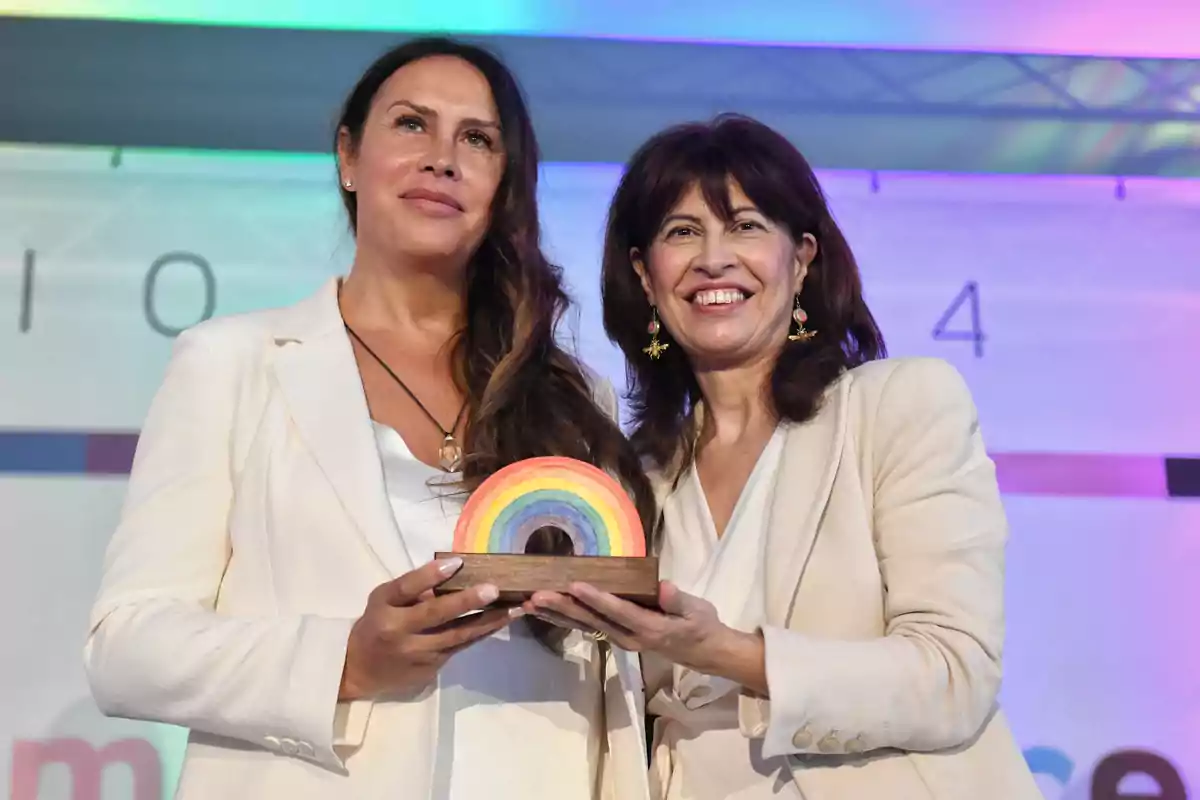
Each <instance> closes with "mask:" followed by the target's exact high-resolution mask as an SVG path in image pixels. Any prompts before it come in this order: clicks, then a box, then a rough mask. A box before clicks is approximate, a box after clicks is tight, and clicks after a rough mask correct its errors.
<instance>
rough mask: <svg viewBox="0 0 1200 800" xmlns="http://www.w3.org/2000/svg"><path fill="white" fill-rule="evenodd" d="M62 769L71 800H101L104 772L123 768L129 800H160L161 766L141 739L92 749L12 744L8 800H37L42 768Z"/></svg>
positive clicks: (75, 744)
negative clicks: (129, 784) (127, 777)
mask: <svg viewBox="0 0 1200 800" xmlns="http://www.w3.org/2000/svg"><path fill="white" fill-rule="evenodd" d="M52 764H62V765H64V766H65V767H66V768H67V769H68V771H69V773H70V777H71V795H70V797H71V800H102V797H101V791H102V786H103V779H104V770H105V769H106V768H108V767H109V766H112V765H116V764H124V765H125V766H127V767H129V769H130V771H131V772H132V773H133V798H132V800H162V763H161V762H160V761H159V760H158V751H157V750H155V749H154V745H152V744H150V742H148V741H146V740H145V739H120V740H118V741H115V742H110V743H109V744H107V745H105V746H104V747H99V748H98V747H94V746H92V744H91V743H90V742H87V741H85V740H83V739H46V740H43V741H33V742H31V741H17V742H14V743H13V760H12V794H11V795H10V800H39V798H38V792H39V791H40V789H41V780H42V768H43V767H47V766H50V765H52Z"/></svg>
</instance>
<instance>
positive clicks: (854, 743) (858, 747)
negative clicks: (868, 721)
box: [846, 733, 866, 754]
mask: <svg viewBox="0 0 1200 800" xmlns="http://www.w3.org/2000/svg"><path fill="white" fill-rule="evenodd" d="M865 749H866V746H865V745H864V744H863V738H862V734H861V733H860V734H859V735H858V736H855V737H854V738H853V739H851V740H850V741H848V742H846V752H847V753H850V754H858V753H861V752H862V751H863V750H865Z"/></svg>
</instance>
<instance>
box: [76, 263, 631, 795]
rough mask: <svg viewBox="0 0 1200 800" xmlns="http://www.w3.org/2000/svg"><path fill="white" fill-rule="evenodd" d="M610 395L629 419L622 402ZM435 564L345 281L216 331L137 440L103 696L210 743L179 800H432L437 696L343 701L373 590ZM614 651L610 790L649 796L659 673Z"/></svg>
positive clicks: (103, 638)
mask: <svg viewBox="0 0 1200 800" xmlns="http://www.w3.org/2000/svg"><path fill="white" fill-rule="evenodd" d="M598 391H599V395H600V398H599V399H600V401H601V402H602V403H603V404H605V405H606V406H607V408H608V410H609V411H610V412H611V413H613V414H614V415H615V414H616V397H615V394H614V393H613V391H612V387H611V386H610V385H608V384H606V383H604V384H601V385H600V386H599V387H598ZM416 566H419V565H415V564H413V563H411V562H410V561H409V559H408V556H407V555H406V551H405V549H404V547H403V545H402V540H401V537H400V534H399V531H398V530H397V528H396V525H395V521H394V518H393V516H392V512H391V509H390V507H389V505H388V500H387V495H386V492H385V488H384V483H383V474H382V469H381V466H380V461H379V456H378V452H377V450H376V442H375V438H374V435H373V432H372V428H371V424H370V420H369V416H368V411H367V404H366V398H365V396H364V394H363V390H362V384H361V382H360V379H359V374H358V370H357V367H356V365H355V360H354V355H353V352H352V350H351V347H350V343H349V340H348V339H347V336H346V333H345V331H344V329H343V327H342V321H341V316H340V313H339V311H338V307H337V298H336V282H335V281H330V282H329V283H328V284H326V285H325V286H324V287H323V288H322V289H321V291H320V292H319V293H318V294H317V295H316V296H314V297H312V298H310V299H308V300H306V301H304V302H301V303H300V304H298V305H296V306H293V307H290V308H286V309H282V310H275V311H266V312H256V313H252V314H247V315H242V316H234V317H227V318H223V319H218V320H212V321H209V322H206V323H204V324H201V325H199V326H197V327H195V328H193V329H192V330H190V331H188V332H186V333H184V334H183V335H181V336H180V337H179V338H178V340H177V343H176V346H175V350H174V353H173V355H172V357H171V360H170V363H169V366H168V368H167V373H166V377H165V379H164V382H163V384H162V386H161V388H160V390H159V391H158V393H157V395H156V396H155V398H154V400H153V403H152V405H151V408H150V411H149V415H148V417H147V419H146V422H145V425H144V427H143V429H142V433H141V438H140V439H139V441H138V449H137V455H136V458H135V461H134V465H133V471H132V474H131V475H130V481H129V488H128V495H127V499H126V502H125V505H124V509H123V512H122V516H121V521H120V525H119V527H118V529H117V531H116V533H115V535H114V537H113V539H112V542H111V544H110V546H109V550H108V553H107V557H106V563H105V568H104V575H103V579H102V583H101V588H100V591H99V596H98V597H97V599H96V601H95V606H94V609H93V611H92V615H91V629H90V633H89V636H88V639H87V644H86V647H85V664H86V668H87V674H88V677H89V680H90V683H91V687H92V692H93V695H94V697H95V700H96V702H97V703H98V705H99V706H100V708H101V710H102V711H104V712H105V713H106V714H109V715H113V716H120V717H129V718H135V719H144V720H154V721H159V722H165V723H170V724H173V725H180V726H183V727H186V728H189V729H190V735H189V739H188V745H187V752H186V758H185V762H184V766H183V772H182V776H181V778H180V784H179V788H178V794H177V797H180V798H202V799H203V800H212V798H234V797H253V798H263V799H264V800H269V799H271V798H278V800H306V799H307V798H312V799H313V800H317V798H320V800H328V798H335V797H336V798H339V800H340V799H342V798H345V799H346V800H356V799H357V798H389V799H390V800H396V798H402V799H406V798H426V797H428V796H429V791H430V785H429V780H430V776H429V770H428V765H430V764H431V763H432V760H433V753H434V745H435V738H436V731H435V728H434V722H435V718H434V716H433V702H434V701H433V699H432V693H431V692H428V691H426V692H424V693H422V694H419V695H416V696H413V697H407V698H397V699H394V700H393V699H389V700H387V701H375V702H371V701H355V702H351V703H339V702H337V692H338V685H339V682H340V677H341V672H342V665H343V661H344V657H345V650H346V642H347V638H348V636H349V632H350V628H351V625H352V624H353V623H354V620H355V619H356V618H357V617H358V616H359V615H360V614H361V613H362V610H363V607H364V605H365V603H366V600H367V595H368V594H369V593H370V591H371V590H372V589H373V588H374V587H375V586H377V585H378V584H380V583H382V582H384V581H386V580H388V579H390V578H394V577H397V576H399V575H401V574H403V573H405V572H408V571H409V570H411V569H413V568H414V567H416ZM608 652H609V655H608V657H607V669H606V671H605V674H606V679H605V703H604V707H605V708H604V718H603V719H595V720H593V723H594V724H595V725H597V726H601V725H606V726H607V744H608V747H607V752H606V753H605V755H604V757H603V758H602V764H601V775H600V781H601V785H602V796H603V797H605V798H612V800H629V799H630V798H633V799H634V800H638V799H640V798H644V797H647V796H648V788H647V774H646V761H645V732H644V711H643V705H642V703H643V698H642V694H643V692H642V685H641V675H640V670H639V665H638V662H637V659H636V657H635V656H633V655H631V654H628V653H624V652H622V651H608ZM455 768H462V769H470V765H469V764H463V765H461V767H460V765H455ZM545 768H546V769H547V770H553V769H554V768H555V766H554V765H553V764H547V765H546V767H545Z"/></svg>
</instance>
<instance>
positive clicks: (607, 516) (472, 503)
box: [436, 456, 658, 606]
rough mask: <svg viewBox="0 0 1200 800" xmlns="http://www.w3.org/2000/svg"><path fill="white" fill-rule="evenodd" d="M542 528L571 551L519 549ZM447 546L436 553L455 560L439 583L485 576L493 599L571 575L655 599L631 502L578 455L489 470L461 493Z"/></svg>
mask: <svg viewBox="0 0 1200 800" xmlns="http://www.w3.org/2000/svg"><path fill="white" fill-rule="evenodd" d="M543 529H552V530H557V531H561V532H562V533H563V534H565V535H566V536H567V537H568V538H569V539H570V540H571V544H572V550H573V552H572V554H571V555H529V554H526V552H525V547H526V545H527V544H528V542H529V539H530V537H531V536H533V535H534V533H536V532H537V531H539V530H543ZM453 548H454V552H453V553H437V554H436V557H437V558H446V557H448V556H451V555H455V556H458V557H459V558H461V559H462V560H463V566H462V569H460V570H459V571H458V572H457V573H455V575H454V577H453V578H451V579H450V580H448V581H446V582H445V583H443V584H442V585H441V587H440V588H439V591H459V590H462V589H465V588H467V587H468V586H471V585H474V584H479V583H491V584H494V585H495V586H496V587H497V588H498V589H499V590H500V598H499V600H498V602H499V603H509V604H516V603H521V602H523V601H524V600H525V599H526V598H528V597H529V596H530V595H531V594H533V593H534V592H535V591H538V590H548V591H565V590H566V589H567V587H568V586H570V585H571V584H572V583H574V582H576V581H579V582H582V583H589V584H591V585H592V586H595V587H596V588H597V589H600V590H601V591H605V592H609V593H610V594H614V595H617V596H618V597H622V598H624V599H626V600H630V601H632V602H635V603H639V604H641V605H645V606H657V605H658V559H657V558H654V557H653V556H647V555H646V534H645V532H644V531H643V530H642V523H641V520H640V519H639V518H638V514H637V510H636V509H635V508H634V506H633V503H632V502H631V501H630V499H629V495H627V494H626V493H625V490H624V489H623V488H622V486H621V484H620V483H618V482H617V481H616V480H614V479H613V478H612V477H611V476H610V475H608V473H606V472H604V471H603V470H600V469H598V468H597V467H594V466H592V465H591V464H588V463H585V462H583V461H577V460H575V459H572V458H561V457H556V456H551V457H545V458H530V459H525V460H523V461H518V462H516V463H515V464H510V465H509V466H507V467H505V468H503V469H501V470H499V471H498V472H496V473H494V474H493V475H492V476H491V477H489V478H488V479H487V480H486V481H484V482H483V483H482V484H480V486H479V488H478V489H476V490H475V491H474V492H473V493H472V495H471V497H470V499H468V500H467V503H466V505H465V506H464V508H463V512H462V516H461V517H459V520H458V526H457V527H456V528H455V530H454V545H453Z"/></svg>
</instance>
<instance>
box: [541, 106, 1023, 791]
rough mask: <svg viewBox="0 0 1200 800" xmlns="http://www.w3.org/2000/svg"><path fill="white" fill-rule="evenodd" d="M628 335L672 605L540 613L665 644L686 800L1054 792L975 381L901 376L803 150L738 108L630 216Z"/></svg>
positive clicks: (699, 128)
mask: <svg viewBox="0 0 1200 800" xmlns="http://www.w3.org/2000/svg"><path fill="white" fill-rule="evenodd" d="M603 290H604V324H605V328H606V330H607V331H608V334H609V337H610V338H611V339H612V340H613V341H615V342H616V343H617V344H618V345H619V346H620V347H621V349H622V350H623V351H624V353H625V357H626V360H627V363H628V366H629V374H630V376H631V379H632V386H631V405H632V407H633V410H634V430H633V434H632V439H633V442H634V444H635V446H636V448H637V450H638V452H639V454H640V455H641V456H642V457H643V458H644V459H645V460H646V463H647V464H649V465H650V466H651V467H652V469H653V472H654V475H653V477H654V479H655V481H656V483H657V485H658V489H659V496H660V498H661V503H662V528H661V540H662V545H661V548H662V549H661V570H662V577H663V578H665V580H664V581H663V583H662V585H661V591H660V605H661V612H660V611H651V610H648V609H644V608H639V607H637V606H635V605H632V604H630V603H627V602H624V601H622V600H620V599H618V598H616V597H613V596H611V595H608V594H604V593H602V592H598V591H597V590H596V589H595V588H593V587H589V586H586V585H579V586H575V587H573V588H572V591H571V592H570V594H569V595H559V594H555V593H548V592H543V593H538V594H535V595H534V597H533V599H532V601H531V602H530V603H529V604H528V606H527V608H528V609H529V610H531V611H533V612H534V613H538V614H543V615H547V616H549V617H550V618H552V619H556V620H560V621H561V620H563V618H564V617H565V618H567V619H569V620H571V621H573V622H574V623H575V624H577V625H580V626H583V627H585V628H587V629H592V630H596V631H599V632H601V633H603V634H604V635H606V636H608V637H609V638H610V639H612V640H613V641H614V642H615V643H616V644H617V645H619V646H620V647H623V648H626V649H629V650H636V651H641V652H642V653H643V658H644V662H643V663H644V667H645V673H646V685H647V697H648V698H650V700H649V708H650V711H651V712H652V713H653V714H655V715H657V717H658V719H657V721H656V724H655V736H654V765H653V769H652V778H653V782H654V784H655V793H656V795H657V796H659V797H662V798H667V800H731V799H733V798H736V799H737V800H758V799H759V798H762V800H766V798H781V797H789V798H801V797H803V798H807V800H842V799H843V798H847V799H849V798H855V799H856V800H857V798H888V800H964V798H971V800H1033V798H1037V797H1039V794H1038V790H1037V787H1036V785H1035V784H1034V782H1033V779H1032V776H1031V775H1030V773H1029V770H1028V768H1027V767H1026V765H1025V763H1024V761H1023V759H1022V757H1021V754H1020V752H1019V751H1018V749H1017V748H1016V746H1015V744H1014V742H1013V739H1012V736H1011V734H1010V733H1009V731H1008V728H1007V726H1006V724H1005V722H1004V718H1003V715H1002V714H1001V713H1000V712H999V710H998V708H997V705H996V695H997V690H998V688H999V686H1000V675H1001V659H1000V654H1001V649H1002V644H1003V639H1004V610H1003V584H1004V542H1005V538H1006V533H1007V531H1006V524H1005V516H1004V510H1003V508H1002V507H1001V504H1000V497H999V492H998V489H997V485H996V480H995V471H994V468H993V465H992V462H991V461H990V460H989V459H988V456H987V453H986V452H985V451H984V447H983V440H982V438H981V436H980V433H979V426H978V422H977V420H976V414H975V408H974V405H973V403H972V401H971V396H970V394H969V392H968V390H967V388H966V386H965V385H964V383H963V381H962V379H961V377H959V375H958V374H957V373H956V372H955V371H954V369H953V368H952V367H950V366H949V365H947V364H946V363H944V362H941V361H937V360H933V359H885V358H883V356H884V354H885V350H884V343H883V337H882V336H881V334H880V332H879V329H878V327H877V325H876V324H875V320H874V319H873V318H872V315H871V313H870V311H869V310H868V308H867V305H866V302H865V301H864V299H863V292H862V286H861V281H860V278H859V272H858V268H857V266H856V264H855V260H854V256H853V254H852V252H851V249H850V247H849V245H848V244H847V242H846V239H845V237H844V236H843V235H842V233H841V231H840V230H839V229H838V226H837V224H836V222H835V221H834V219H833V216H832V215H831V213H830V211H829V208H828V205H827V203H826V201H825V198H824V195H823V193H822V191H821V187H820V185H819V183H818V181H817V178H816V176H815V175H814V174H813V171H812V169H811V168H810V167H809V165H808V163H807V162H806V161H805V159H804V157H803V156H802V155H801V154H800V153H799V152H798V151H797V150H796V148H795V147H793V146H792V145H791V144H790V143H789V142H788V141H787V140H786V139H784V138H783V137H782V136H780V135H779V134H778V133H776V132H775V131H772V130H771V129H770V128H768V127H766V126H765V125H762V124H761V123H758V122H756V121H754V120H751V119H746V118H743V117H737V116H726V117H722V118H719V119H717V120H716V121H715V122H713V123H712V124H708V125H702V124H695V125H685V126H682V127H678V128H674V129H671V130H668V131H665V132H663V133H661V134H659V135H658V136H655V137H654V138H652V139H651V140H650V141H649V142H647V143H646V144H645V145H644V146H643V147H642V148H641V150H639V152H638V153H637V154H636V155H635V156H634V158H633V160H632V161H631V162H630V164H629V165H628V168H627V171H626V174H625V176H624V178H623V179H622V181H621V183H620V186H619V187H618V189H617V192H616V195H615V197H614V198H613V201H612V207H611V210H610V215H609V221H608V232H607V237H606V243H605V251H604V275H603Z"/></svg>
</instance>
